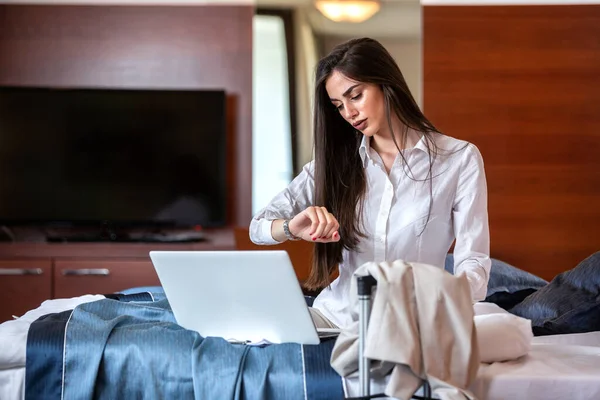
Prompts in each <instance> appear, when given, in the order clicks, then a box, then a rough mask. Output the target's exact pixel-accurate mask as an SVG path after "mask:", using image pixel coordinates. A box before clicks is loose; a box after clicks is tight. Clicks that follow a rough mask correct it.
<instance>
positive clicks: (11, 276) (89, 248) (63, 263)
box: [0, 228, 236, 323]
mask: <svg viewBox="0 0 600 400" xmlns="http://www.w3.org/2000/svg"><path fill="white" fill-rule="evenodd" d="M206 234H207V240H206V241H203V242H198V243H170V244H169V243H44V242H41V241H17V242H9V243H0V323H1V322H4V321H6V320H8V319H11V318H12V316H13V315H16V316H20V315H22V314H24V313H25V312H27V311H29V310H31V309H34V308H37V307H38V306H39V305H40V304H41V303H42V302H43V301H45V300H48V299H56V298H70V297H77V296H82V295H85V294H109V293H114V292H118V291H120V290H124V289H128V288H132V287H137V286H157V285H159V284H160V282H159V280H158V276H157V275H156V272H155V270H154V266H153V265H152V262H151V261H150V257H149V255H148V253H149V252H150V251H152V250H234V249H235V247H236V245H235V238H234V234H233V229H227V228H226V229H216V230H211V231H207V232H206Z"/></svg>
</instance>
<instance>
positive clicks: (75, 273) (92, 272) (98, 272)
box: [62, 268, 110, 276]
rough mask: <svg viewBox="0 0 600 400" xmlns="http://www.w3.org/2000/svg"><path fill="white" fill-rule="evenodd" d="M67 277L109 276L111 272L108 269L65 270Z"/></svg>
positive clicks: (63, 272) (64, 273)
mask: <svg viewBox="0 0 600 400" xmlns="http://www.w3.org/2000/svg"><path fill="white" fill-rule="evenodd" d="M62 274H63V275H65V276H90V275H93V276H108V275H110V271H109V270H108V269H106V268H82V269H63V270H62Z"/></svg>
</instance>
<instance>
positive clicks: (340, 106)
mask: <svg viewBox="0 0 600 400" xmlns="http://www.w3.org/2000/svg"><path fill="white" fill-rule="evenodd" d="M335 108H337V109H338V110H340V111H341V110H342V108H344V105H343V104H340V105H339V106H336V107H335Z"/></svg>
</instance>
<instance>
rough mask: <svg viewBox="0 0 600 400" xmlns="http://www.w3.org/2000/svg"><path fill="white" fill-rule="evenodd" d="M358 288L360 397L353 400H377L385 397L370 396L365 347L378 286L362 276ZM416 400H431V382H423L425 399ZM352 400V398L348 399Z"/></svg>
mask: <svg viewBox="0 0 600 400" xmlns="http://www.w3.org/2000/svg"><path fill="white" fill-rule="evenodd" d="M356 283H357V286H358V302H359V306H360V308H359V315H358V329H359V331H358V376H359V381H358V384H359V393H360V397H355V398H351V399H353V400H359V399H361V400H362V399H365V400H366V399H375V398H378V397H385V395H384V394H382V393H380V394H376V395H372V396H371V395H370V392H371V390H370V389H371V376H370V375H371V374H370V369H369V368H370V360H369V359H368V358H367V357H365V356H364V353H365V347H366V342H367V328H368V326H369V319H370V317H371V294H372V292H373V287H374V286H377V280H376V279H375V278H373V276H371V275H362V276H358V277H357V278H356ZM413 399H416V400H421V399H423V400H429V399H431V387H430V386H429V382H427V381H424V382H423V397H421V396H416V395H415V396H413ZM346 400H350V398H348V399H346Z"/></svg>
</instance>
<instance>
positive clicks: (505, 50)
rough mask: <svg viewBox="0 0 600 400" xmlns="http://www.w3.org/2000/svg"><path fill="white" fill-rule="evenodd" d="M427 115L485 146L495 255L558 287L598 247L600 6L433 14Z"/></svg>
mask: <svg viewBox="0 0 600 400" xmlns="http://www.w3.org/2000/svg"><path fill="white" fill-rule="evenodd" d="M423 26H424V29H423V35H424V37H423V46H424V50H423V51H424V55H423V65H424V71H423V79H424V83H423V90H424V92H423V97H424V100H423V101H424V110H425V113H426V114H427V115H428V116H429V117H430V118H431V119H432V121H433V123H434V124H435V125H436V126H437V127H438V128H439V129H441V130H442V131H443V132H446V133H448V134H449V135H452V136H455V137H459V138H462V139H465V140H469V141H471V142H473V143H475V144H476V145H477V146H478V147H479V149H480V150H481V152H482V154H483V157H484V161H485V166H486V173H487V178H488V189H489V214H490V231H491V252H492V256H494V257H496V258H500V259H502V260H504V261H507V262H509V263H511V264H513V265H515V266H517V267H519V268H522V269H525V270H528V271H531V272H534V273H536V274H538V275H540V276H542V277H543V278H546V279H551V278H552V277H554V276H555V275H556V274H557V273H560V272H562V271H564V270H567V269H570V268H573V267H575V266H576V265H577V263H578V262H579V261H581V260H582V259H583V258H585V257H586V256H588V255H590V254H592V253H593V252H595V251H598V250H600V235H599V234H598V233H599V232H600V228H599V227H600V207H598V205H599V204H600V107H599V105H600V40H599V39H598V38H599V37H600V6H597V5H596V6H593V5H588V6H583V5H579V6H433V5H432V6H425V7H424V9H423Z"/></svg>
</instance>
